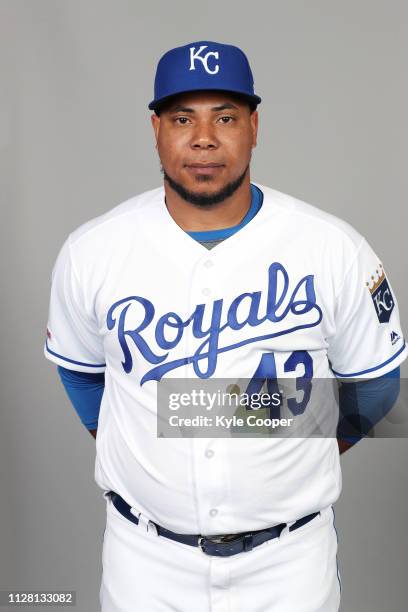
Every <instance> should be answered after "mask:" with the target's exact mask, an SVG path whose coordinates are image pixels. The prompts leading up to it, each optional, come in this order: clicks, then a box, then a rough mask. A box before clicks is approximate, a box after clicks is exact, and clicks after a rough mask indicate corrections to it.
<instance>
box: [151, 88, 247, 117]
mask: <svg viewBox="0 0 408 612" xmlns="http://www.w3.org/2000/svg"><path fill="white" fill-rule="evenodd" d="M211 91H213V90H211ZM214 91H215V90H214ZM186 93H188V92H186ZM225 93H228V94H229V95H230V96H232V97H234V98H236V99H237V100H239V101H240V102H242V103H246V104H248V106H249V112H250V114H251V115H252V113H253V112H254V111H256V109H257V106H258V104H257V103H256V102H255V101H254V99H253V98H250V97H249V96H245V95H244V94H239V93H235V92H231V91H226V92H225ZM177 95H181V94H175V95H174V96H171V97H169V98H167V99H166V100H165V101H164V102H162V104H158V105H157V106H156V108H155V109H154V112H155V114H156V115H157V116H158V117H160V113H161V112H162V111H163V110H165V108H166V106H168V105H169V104H170V103H171V102H172V100H173V98H175V97H176V96H177Z"/></svg>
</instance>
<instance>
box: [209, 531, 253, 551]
mask: <svg viewBox="0 0 408 612" xmlns="http://www.w3.org/2000/svg"><path fill="white" fill-rule="evenodd" d="M244 535H245V534H239V533H230V534H227V535H214V536H200V537H199V538H198V546H199V547H200V548H201V550H202V551H203V552H204V553H206V554H211V553H209V552H207V550H206V548H205V544H206V542H208V543H209V544H231V543H233V542H236V541H237V540H240V539H242V538H243V537H244Z"/></svg>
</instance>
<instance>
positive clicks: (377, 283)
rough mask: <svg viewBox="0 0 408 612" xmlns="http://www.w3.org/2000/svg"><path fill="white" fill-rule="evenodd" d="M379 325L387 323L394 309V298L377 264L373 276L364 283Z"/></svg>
mask: <svg viewBox="0 0 408 612" xmlns="http://www.w3.org/2000/svg"><path fill="white" fill-rule="evenodd" d="M366 286H367V287H368V290H369V291H370V294H371V299H372V300H373V304H374V308H375V312H376V314H377V317H378V320H379V322H380V323H388V321H389V320H390V317H391V313H392V311H393V309H394V298H393V296H392V293H391V289H390V287H389V285H388V281H387V278H386V276H385V271H384V268H383V266H382V264H378V268H377V270H376V271H375V275H373V276H372V277H371V279H370V280H369V281H368V282H367V283H366Z"/></svg>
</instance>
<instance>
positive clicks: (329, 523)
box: [44, 41, 407, 612]
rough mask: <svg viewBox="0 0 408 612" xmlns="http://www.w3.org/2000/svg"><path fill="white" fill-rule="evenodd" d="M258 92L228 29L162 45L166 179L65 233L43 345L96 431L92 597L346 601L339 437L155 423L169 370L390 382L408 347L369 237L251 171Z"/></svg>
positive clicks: (283, 606)
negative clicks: (339, 530) (193, 430)
mask: <svg viewBox="0 0 408 612" xmlns="http://www.w3.org/2000/svg"><path fill="white" fill-rule="evenodd" d="M260 102H261V98H260V97H259V96H257V95H256V94H255V93H254V84H253V77H252V72H251V69H250V66H249V63H248V60H247V57H246V56H245V54H244V53H243V52H242V51H241V50H240V49H238V48H237V47H235V46H232V45H226V44H220V43H216V42H211V41H199V42H194V43H190V44H188V45H185V46H181V47H178V48H175V49H171V50H170V51H168V52H167V53H165V54H164V55H163V57H162V58H161V59H160V61H159V63H158V66H157V72H156V78H155V85H154V99H153V100H152V102H150V104H149V108H150V109H151V110H152V111H153V114H152V116H151V121H152V126H153V131H154V137H155V142H156V147H157V151H158V155H159V158H160V162H161V168H162V172H163V178H164V180H163V185H162V186H160V187H158V188H156V189H153V190H151V191H147V192H145V193H142V194H140V195H137V196H135V197H132V198H130V199H128V200H127V201H125V202H123V203H121V204H119V205H118V206H116V207H114V208H112V209H111V210H110V211H108V212H107V213H106V214H103V215H101V216H99V217H97V218H95V219H92V220H90V221H89V222H87V223H85V224H83V225H81V226H80V227H79V228H78V229H76V230H75V231H73V232H72V233H71V234H70V235H69V236H68V237H67V239H66V241H65V243H64V244H63V246H62V248H61V250H60V252H59V254H58V257H57V260H56V263H55V266H54V268H53V272H52V287H51V299H50V308H49V318H48V326H47V327H48V329H47V337H46V341H45V346H44V351H45V356H46V357H47V358H48V359H50V360H51V361H52V362H54V363H55V364H57V365H58V371H59V373H60V375H61V379H62V380H63V382H64V385H65V387H66V389H67V392H68V394H69V396H70V398H71V400H72V402H73V404H74V406H75V407H76V409H77V411H78V414H79V415H80V417H81V420H82V422H83V423H84V425H86V427H87V428H88V429H89V430H91V432H93V433H94V434H95V436H96V462H95V480H96V483H97V485H98V486H99V487H100V488H101V489H102V491H103V494H104V497H105V500H106V508H107V521H106V529H105V533H104V541H103V552H102V563H103V573H102V581H101V588H100V601H101V607H102V611H103V612H134V611H135V610H143V611H146V612H147V611H149V612H169V611H171V610H173V611H177V612H192V611H194V612H210V611H211V612H227V611H228V612H244V611H245V612H261V611H262V612H334V611H337V610H339V606H340V592H341V578H340V571H339V567H338V563H337V545H338V544H337V534H336V530H335V524H334V511H333V505H334V503H335V502H336V500H337V499H338V497H339V495H340V491H341V470H340V461H339V454H340V453H339V445H338V441H337V439H336V436H331V437H329V436H321V437H293V436H292V437H290V436H288V437H248V436H246V437H241V438H240V437H236V438H234V439H233V438H231V437H227V436H220V437H204V436H202V437H200V436H198V437H197V436H190V437H184V438H182V437H160V435H158V428H157V394H158V387H159V385H161V384H163V382H165V381H166V380H167V381H171V379H183V380H192V381H194V382H197V383H200V382H202V383H203V384H204V382H205V381H207V382H208V381H211V380H212V379H231V380H232V379H234V380H235V379H248V380H250V381H252V382H253V381H258V380H261V381H267V382H268V381H269V382H270V381H273V380H277V379H279V378H281V379H285V377H288V378H292V379H294V380H295V381H296V384H298V385H299V388H303V387H302V384H303V383H304V381H305V380H306V379H309V380H311V379H314V378H316V379H329V380H330V381H331V382H333V381H336V379H337V380H338V381H339V384H340V383H342V387H344V388H345V389H351V388H352V387H351V385H352V384H354V382H353V381H354V379H356V378H357V377H358V378H361V379H362V380H363V381H365V382H363V383H362V384H363V385H369V384H371V383H372V384H375V383H376V381H378V380H380V379H381V380H382V379H383V378H384V377H385V378H389V379H390V380H391V379H395V380H398V377H399V365H400V363H401V362H402V361H403V360H404V359H405V358H406V356H407V348H406V345H405V341H404V336H403V333H402V330H401V326H400V321H399V312H398V305H397V301H396V298H395V293H394V291H393V289H392V287H391V284H390V282H389V280H388V279H387V277H386V274H385V270H384V267H383V264H382V262H381V260H380V259H379V257H378V256H377V255H376V254H375V252H374V251H373V250H372V248H371V247H370V245H369V244H368V243H367V241H366V240H365V238H364V237H363V236H361V235H360V234H359V233H358V232H357V231H356V230H355V229H353V228H352V227H351V226H350V225H349V224H347V223H346V222H344V221H342V220H340V219H338V218H337V217H334V216H333V215H330V214H328V213H326V212H323V211H321V210H319V209H318V208H316V207H314V206H312V205H310V204H307V203H305V202H303V201H300V200H299V199H296V198H294V197H291V196H289V195H286V194H284V193H281V192H279V191H277V190H275V189H272V188H271V187H268V186H265V185H261V184H258V183H255V182H253V181H251V179H250V160H251V154H252V150H253V148H254V147H255V146H256V142H257V131H258V111H257V106H258V105H259V103H260ZM347 381H350V382H349V383H347ZM355 384H356V385H358V383H355ZM349 385H350V386H349ZM360 388H361V384H360ZM356 389H357V390H358V389H359V388H358V387H355V388H354V390H353V393H354V396H356ZM358 393H360V391H358ZM345 395H347V391H346V392H345ZM290 399H291V403H290V401H289V400H288V406H290V409H291V411H292V412H293V414H295V413H296V412H297V413H298V414H299V413H302V415H303V416H304V415H307V413H308V405H307V404H308V402H307V401H305V399H304V398H303V400H304V401H303V403H302V402H299V400H298V399H296V398H290ZM360 399H361V405H359V406H358V408H359V409H361V410H364V411H366V413H367V414H370V410H373V413H374V412H375V410H374V408H375V407H373V405H372V397H371V400H370V401H371V404H370V401H368V400H367V397H365V396H364V392H361V397H360ZM96 429H97V433H96ZM344 437H345V441H344V440H343V441H342V442H341V448H340V450H344V449H345V448H348V447H349V446H350V445H351V444H352V442H353V441H352V440H351V438H350V439H349V440H348V442H347V436H346V435H345V436H344ZM354 441H355V440H354Z"/></svg>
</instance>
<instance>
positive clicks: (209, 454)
mask: <svg viewBox="0 0 408 612" xmlns="http://www.w3.org/2000/svg"><path fill="white" fill-rule="evenodd" d="M205 456H206V457H208V459H211V457H214V451H213V450H211V449H210V448H209V449H208V450H206V451H205Z"/></svg>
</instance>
